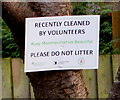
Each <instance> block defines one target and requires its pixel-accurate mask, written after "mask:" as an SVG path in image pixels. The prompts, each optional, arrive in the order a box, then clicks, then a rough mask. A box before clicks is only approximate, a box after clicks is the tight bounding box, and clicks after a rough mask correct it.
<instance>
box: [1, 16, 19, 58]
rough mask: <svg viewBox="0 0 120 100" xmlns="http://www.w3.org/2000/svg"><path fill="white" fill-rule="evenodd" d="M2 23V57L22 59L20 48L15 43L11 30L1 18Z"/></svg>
mask: <svg viewBox="0 0 120 100" xmlns="http://www.w3.org/2000/svg"><path fill="white" fill-rule="evenodd" d="M0 22H1V23H2V25H1V27H0V30H1V32H0V40H1V41H2V43H0V47H2V50H0V55H2V57H11V58H16V57H20V53H19V48H18V46H17V45H16V43H15V41H14V38H13V35H12V33H11V31H10V29H9V28H8V26H7V25H6V24H5V22H4V21H3V20H2V19H1V18H0Z"/></svg>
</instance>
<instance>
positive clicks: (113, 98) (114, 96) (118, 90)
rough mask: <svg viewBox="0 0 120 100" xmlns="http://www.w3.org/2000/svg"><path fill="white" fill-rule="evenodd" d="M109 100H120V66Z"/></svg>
mask: <svg viewBox="0 0 120 100" xmlns="http://www.w3.org/2000/svg"><path fill="white" fill-rule="evenodd" d="M108 100H120V67H119V69H118V72H117V77H116V82H115V83H114V84H113V86H112V89H111V91H110V93H109V99H108Z"/></svg>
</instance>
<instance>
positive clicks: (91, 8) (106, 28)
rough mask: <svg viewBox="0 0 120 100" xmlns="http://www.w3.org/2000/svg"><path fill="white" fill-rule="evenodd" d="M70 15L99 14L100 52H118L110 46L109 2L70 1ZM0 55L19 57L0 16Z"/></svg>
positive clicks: (11, 37) (111, 41) (110, 22)
mask: <svg viewBox="0 0 120 100" xmlns="http://www.w3.org/2000/svg"><path fill="white" fill-rule="evenodd" d="M71 7H72V15H100V41H99V44H100V47H99V50H100V54H101V55H103V54H118V53H120V51H118V50H115V49H113V48H112V44H113V41H114V40H112V15H111V12H112V10H111V8H112V5H111V4H105V3H102V2H100V3H99V2H72V3H71ZM0 22H2V25H1V26H0V30H2V32H0V40H2V43H1V44H0V47H2V50H0V55H1V54H2V57H12V58H15V57H20V54H19V48H18V46H17V45H16V43H15V41H14V38H13V35H12V33H11V31H10V29H9V28H8V27H7V25H6V24H5V22H4V21H3V20H2V19H1V18H0Z"/></svg>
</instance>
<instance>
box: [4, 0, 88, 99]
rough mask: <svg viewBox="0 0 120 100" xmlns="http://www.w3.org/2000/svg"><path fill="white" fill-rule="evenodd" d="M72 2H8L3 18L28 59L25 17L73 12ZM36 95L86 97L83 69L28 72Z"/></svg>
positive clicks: (37, 97) (36, 96)
mask: <svg viewBox="0 0 120 100" xmlns="http://www.w3.org/2000/svg"><path fill="white" fill-rule="evenodd" d="M70 13H71V10H70V3H69V2H39V3H38V2H29V3H25V2H24V3H23V2H5V3H3V19H4V20H5V22H6V23H7V25H8V26H9V27H10V29H11V31H12V32H13V34H14V38H15V40H16V42H17V44H18V46H19V48H20V52H21V55H22V58H24V44H25V28H24V27H25V18H27V17H37V16H39V17H44V16H64V15H70ZM27 75H28V77H29V78H30V82H31V84H32V86H33V89H34V93H35V98H36V99H39V98H86V97H87V94H88V92H87V89H86V87H85V84H84V82H83V76H82V70H76V71H47V72H35V73H27Z"/></svg>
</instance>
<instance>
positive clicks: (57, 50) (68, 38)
mask: <svg viewBox="0 0 120 100" xmlns="http://www.w3.org/2000/svg"><path fill="white" fill-rule="evenodd" d="M99 24H100V16H99V15H86V16H85V15H83V16H58V17H36V18H26V28H25V29H26V39H25V72H34V71H47V70H70V69H97V68H98V56H99Z"/></svg>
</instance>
